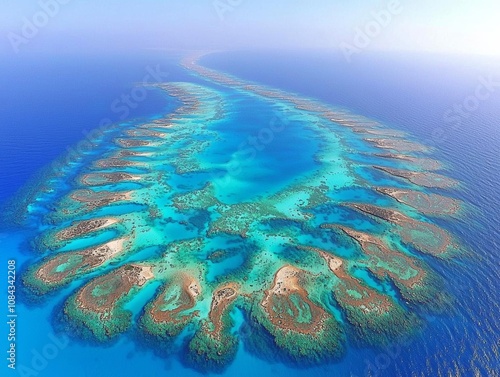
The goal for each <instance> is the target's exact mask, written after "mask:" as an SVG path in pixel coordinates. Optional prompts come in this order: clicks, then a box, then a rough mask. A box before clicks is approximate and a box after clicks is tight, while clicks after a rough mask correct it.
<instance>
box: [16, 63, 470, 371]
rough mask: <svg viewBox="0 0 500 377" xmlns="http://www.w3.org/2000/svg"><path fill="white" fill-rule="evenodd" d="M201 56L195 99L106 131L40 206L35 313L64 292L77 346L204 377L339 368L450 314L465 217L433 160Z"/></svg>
mask: <svg viewBox="0 0 500 377" xmlns="http://www.w3.org/2000/svg"><path fill="white" fill-rule="evenodd" d="M200 57H201V55H199V56H198V55H197V56H189V57H187V58H185V59H184V60H183V61H182V66H183V67H184V68H185V69H186V70H187V71H189V72H190V73H191V75H192V77H193V78H194V79H195V80H193V82H168V83H161V84H157V85H155V90H161V91H163V92H164V93H165V95H166V96H168V98H169V100H170V101H173V102H172V103H174V104H175V106H174V109H172V111H169V112H168V114H164V115H162V116H159V117H157V118H156V119H152V120H151V121H149V122H128V123H124V124H120V125H117V126H116V127H114V128H113V129H110V130H107V131H106V132H105V133H104V134H103V135H102V137H101V140H96V145H97V147H96V148H97V151H98V153H96V152H95V151H93V152H89V154H88V155H87V156H85V158H84V159H82V162H81V163H78V164H71V165H68V166H66V167H65V169H63V171H61V172H60V174H59V176H58V177H57V178H54V179H53V188H52V189H50V190H46V191H43V192H40V193H39V194H38V198H37V201H36V205H33V206H31V207H29V209H28V211H37V209H36V206H39V207H43V208H45V212H44V220H43V224H44V231H43V232H42V234H40V236H39V237H37V239H36V240H34V241H33V244H34V245H35V247H36V250H37V253H36V254H35V255H34V256H33V258H32V261H31V262H30V264H29V266H27V268H26V270H25V272H24V274H23V285H24V289H25V291H26V292H27V294H28V296H29V297H31V298H33V299H34V300H35V299H36V300H38V302H40V301H43V300H44V299H47V300H50V297H52V294H53V293H54V292H56V291H60V290H63V289H65V290H67V291H68V292H69V294H68V296H67V297H66V299H65V301H64V302H63V303H61V305H60V310H59V321H61V322H63V323H64V324H65V326H67V329H68V332H71V333H72V334H73V335H74V336H77V337H81V338H86V339H92V340H93V341H97V342H108V341H111V340H113V339H115V338H116V337H118V336H120V334H123V333H125V332H129V331H133V332H135V333H136V334H138V336H140V337H143V338H145V339H148V340H150V341H151V342H150V344H154V345H155V347H156V346H158V347H160V348H162V349H163V350H164V353H165V354H169V353H171V354H175V353H176V352H178V351H179V350H183V352H182V354H185V355H186V356H184V359H185V360H184V361H185V362H186V363H189V365H192V366H193V367H194V368H198V369H204V370H205V369H209V370H218V369H221V368H224V366H226V365H228V364H229V363H230V362H231V360H232V359H233V358H234V357H235V354H236V352H237V349H238V347H239V346H240V345H241V344H244V345H245V347H247V349H248V350H250V351H251V352H253V353H255V354H257V355H260V356H262V357H276V358H279V359H280V360H283V361H286V362H300V363H316V362H319V361H322V360H327V359H331V360H335V359H336V358H339V357H341V356H342V354H343V352H345V344H346V342H349V341H352V342H356V343H359V344H361V345H380V344H385V343H387V342H389V341H391V340H393V339H395V338H398V337H403V336H407V335H409V334H411V333H413V332H414V331H416V330H417V329H418V327H419V325H420V323H421V315H422V313H426V312H430V311H433V310H434V311H435V310H438V309H439V308H442V307H444V306H445V305H447V303H448V301H449V298H448V297H447V295H446V293H445V290H444V289H443V284H444V282H443V281H442V280H441V278H440V276H439V274H438V273H436V272H435V271H433V270H432V268H431V267H430V263H429V261H432V263H440V262H441V261H445V260H447V259H449V258H452V257H453V256H454V255H456V254H457V253H458V252H459V246H458V241H457V240H456V238H455V237H454V236H453V235H452V234H450V233H449V232H448V231H447V230H445V229H444V228H443V227H441V226H439V225H438V223H440V224H442V223H443V222H445V221H450V220H453V218H456V217H458V216H460V213H461V210H462V207H463V206H462V204H461V203H460V201H458V200H457V199H455V198H454V195H455V194H454V192H455V190H458V189H459V188H460V184H459V182H457V181H455V180H454V179H452V178H450V177H447V176H446V167H445V166H443V165H442V164H441V163H440V162H438V161H436V160H434V159H432V153H433V151H432V149H431V148H429V147H426V146H424V145H422V144H420V143H419V142H418V141H416V140H414V138H413V137H412V136H411V135H409V134H407V133H405V132H402V131H399V130H395V129H391V128H388V127H387V126H385V125H384V124H382V123H380V122H378V121H376V120H372V119H367V118H365V117H363V116H359V115H356V114H352V113H350V112H348V111H345V110H342V109H338V108H334V107H332V106H329V105H326V104H323V103H320V102H318V101H315V100H311V99H308V98H305V97H303V96H299V95H296V94H291V93H287V92H284V91H281V90H276V89H273V88H269V87H266V86H263V85H258V84H255V83H251V82H247V81H244V80H241V79H238V78H236V77H233V76H230V75H228V74H224V73H221V72H217V71H215V70H212V69H209V68H205V67H203V66H202V65H200V64H199V63H198V60H199V58H200ZM249 130H250V131H249ZM249 133H250V134H249ZM61 182H64V184H61ZM49 186H50V184H49ZM436 220H439V221H436Z"/></svg>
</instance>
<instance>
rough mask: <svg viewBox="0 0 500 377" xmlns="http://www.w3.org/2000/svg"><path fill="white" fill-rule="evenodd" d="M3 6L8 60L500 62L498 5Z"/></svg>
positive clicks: (357, 1)
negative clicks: (309, 51)
mask: <svg viewBox="0 0 500 377" xmlns="http://www.w3.org/2000/svg"><path fill="white" fill-rule="evenodd" d="M54 3H57V6H56V7H54ZM60 3H64V4H60ZM42 4H48V5H51V6H48V5H47V6H42ZM390 4H393V5H392V6H391V5H390ZM394 4H395V5H394ZM398 4H399V5H398ZM43 8H45V9H46V10H43ZM57 8H59V9H57ZM0 9H1V10H0V35H1V43H0V46H1V48H2V50H4V49H6V50H5V52H6V53H13V51H14V49H13V45H15V46H16V47H17V50H18V51H19V52H20V53H24V52H25V51H29V50H31V51H52V50H75V49H76V50H79V49H80V50H84V51H87V50H89V51H92V50H95V51H99V50H102V49H112V50H122V49H138V48H168V49H250V48H287V49H289V48H328V49H339V48H341V47H342V48H349V47H353V48H359V47H362V48H363V49H369V50H419V51H422V50H423V51H437V52H460V53H463V52H465V53H479V54H494V55H500V21H499V19H500V1H498V0H467V1H466V0H462V1H460V0H419V1H416V0H414V1H409V0H400V1H398V0H391V1H389V0H388V1H377V0H375V1H368V0H342V1H340V0H142V1H139V0H40V1H28V0H0ZM376 12H379V13H380V12H382V13H383V14H384V15H385V16H386V17H385V19H386V20H385V21H381V19H380V18H379V17H377V16H375V13H376ZM388 14H390V19H389V18H387V15H388ZM27 24H31V25H28V26H27ZM381 24H384V25H381ZM33 25H34V26H33ZM359 30H361V31H363V32H365V33H366V32H367V33H368V34H370V36H368V38H366V37H362V36H359V34H360V31H359ZM3 53H4V51H2V54H3Z"/></svg>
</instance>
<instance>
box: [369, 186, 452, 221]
mask: <svg viewBox="0 0 500 377" xmlns="http://www.w3.org/2000/svg"><path fill="white" fill-rule="evenodd" d="M376 190H377V191H378V192H380V193H381V194H384V195H388V196H390V197H392V198H394V199H396V200H397V201H398V202H399V203H402V204H406V205H408V206H410V207H413V208H415V209H416V210H418V211H419V212H422V213H424V214H427V215H454V214H456V213H457V212H458V211H459V210H460V202H459V201H458V200H456V199H453V198H448V197H446V196H442V195H438V194H433V193H430V194H426V193H423V192H420V191H414V190H406V189H400V188H391V187H377V188H376Z"/></svg>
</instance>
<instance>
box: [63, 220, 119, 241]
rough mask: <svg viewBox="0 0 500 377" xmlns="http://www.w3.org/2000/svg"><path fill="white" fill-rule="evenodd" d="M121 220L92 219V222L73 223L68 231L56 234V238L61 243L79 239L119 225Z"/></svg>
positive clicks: (64, 230)
mask: <svg viewBox="0 0 500 377" xmlns="http://www.w3.org/2000/svg"><path fill="white" fill-rule="evenodd" d="M119 221H120V220H119V219H116V218H113V217H108V218H101V219H91V220H83V221H78V222H73V223H72V224H71V225H70V226H69V227H67V228H66V229H63V230H60V231H59V232H57V233H56V235H55V237H56V238H57V239H58V240H61V241H67V240H70V239H73V238H78V237H81V236H83V235H86V234H89V233H92V232H95V231H97V230H100V229H104V228H107V227H109V226H111V225H114V224H116V223H118V222H119Z"/></svg>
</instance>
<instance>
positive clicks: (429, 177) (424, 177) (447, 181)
mask: <svg viewBox="0 0 500 377" xmlns="http://www.w3.org/2000/svg"><path fill="white" fill-rule="evenodd" d="M373 167H374V168H375V169H378V170H382V171H384V172H386V173H387V174H390V175H392V176H395V177H400V178H404V179H406V180H408V181H410V182H411V183H414V184H416V185H418V186H423V187H428V188H451V187H456V186H457V185H458V182H457V181H455V180H454V179H452V178H448V177H445V176H444V175H441V174H436V173H431V172H418V171H410V170H401V169H392V168H387V167H384V166H373Z"/></svg>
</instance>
